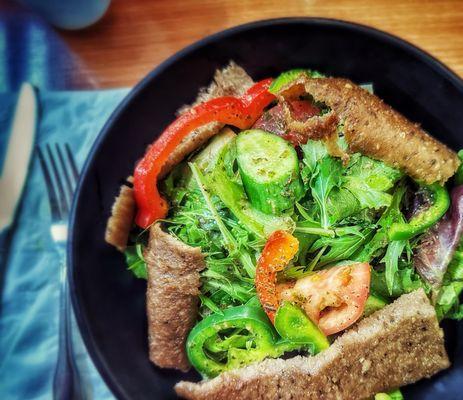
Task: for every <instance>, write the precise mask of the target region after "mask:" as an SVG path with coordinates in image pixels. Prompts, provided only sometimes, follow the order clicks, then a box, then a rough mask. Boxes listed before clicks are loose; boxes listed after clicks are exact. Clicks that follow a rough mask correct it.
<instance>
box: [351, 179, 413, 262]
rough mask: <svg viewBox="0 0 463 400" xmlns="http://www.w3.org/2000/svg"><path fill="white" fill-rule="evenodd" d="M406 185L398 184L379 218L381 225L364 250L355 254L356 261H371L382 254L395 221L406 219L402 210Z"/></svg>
mask: <svg viewBox="0 0 463 400" xmlns="http://www.w3.org/2000/svg"><path fill="white" fill-rule="evenodd" d="M405 190H406V188H405V185H403V184H400V185H399V186H397V188H396V190H395V192H394V194H393V196H392V200H391V204H390V205H389V207H388V208H387V209H386V211H384V213H383V214H382V215H381V217H380V218H379V220H378V222H377V225H378V226H379V227H380V228H379V229H378V230H377V231H376V233H375V235H374V236H373V237H372V238H371V240H370V241H369V242H367V243H366V244H365V247H364V248H363V250H362V251H361V252H360V253H359V254H357V255H356V256H355V260H356V261H361V262H370V261H371V260H372V259H373V258H375V257H378V256H379V255H380V252H381V250H382V249H383V248H384V247H386V246H387V244H388V243H389V238H388V235H387V231H388V229H389V227H390V226H391V224H393V223H394V222H401V221H404V216H403V214H402V212H401V211H400V204H401V202H402V199H403V197H404V194H405Z"/></svg>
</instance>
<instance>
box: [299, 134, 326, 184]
mask: <svg viewBox="0 0 463 400" xmlns="http://www.w3.org/2000/svg"><path fill="white" fill-rule="evenodd" d="M301 149H302V152H303V154H304V157H303V159H302V162H303V163H304V165H305V166H306V168H303V170H305V175H306V178H308V179H306V181H307V182H308V181H309V180H310V178H311V176H312V175H313V174H314V173H315V170H316V168H317V165H318V163H319V162H320V161H321V160H322V159H323V158H325V157H328V156H329V154H328V150H327V148H326V146H325V144H324V143H323V142H322V141H321V140H308V141H307V143H306V144H303V145H302V146H301Z"/></svg>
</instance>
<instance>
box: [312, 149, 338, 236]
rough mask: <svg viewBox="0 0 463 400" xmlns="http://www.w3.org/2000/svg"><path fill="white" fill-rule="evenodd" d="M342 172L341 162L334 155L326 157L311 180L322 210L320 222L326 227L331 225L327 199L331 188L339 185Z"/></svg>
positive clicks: (313, 192) (315, 196)
mask: <svg viewBox="0 0 463 400" xmlns="http://www.w3.org/2000/svg"><path fill="white" fill-rule="evenodd" d="M341 173H342V169H341V162H340V161H339V160H337V159H335V158H333V157H325V158H323V159H322V160H321V161H320V162H319V163H318V164H317V167H316V169H315V175H314V176H313V178H312V180H311V181H310V187H311V190H312V196H313V198H314V200H315V202H316V204H317V206H318V208H319V212H320V224H321V226H322V228H325V229H326V228H328V227H329V226H330V221H329V215H328V204H327V199H328V196H329V194H330V192H331V190H333V188H335V187H336V186H338V185H339V183H340V180H341Z"/></svg>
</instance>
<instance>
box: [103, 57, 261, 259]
mask: <svg viewBox="0 0 463 400" xmlns="http://www.w3.org/2000/svg"><path fill="white" fill-rule="evenodd" d="M252 84H253V81H252V79H251V77H250V76H249V75H248V74H247V73H246V71H245V70H244V69H243V68H241V67H240V66H238V65H237V64H235V63H234V62H230V64H229V65H228V66H227V67H225V68H224V69H222V70H217V71H216V73H215V76H214V80H213V81H212V83H211V84H210V85H209V87H207V88H205V89H203V90H201V91H200V92H199V94H198V97H197V98H196V100H195V102H194V103H193V104H192V105H191V106H185V107H182V109H181V110H180V111H179V113H180V114H181V113H183V112H185V111H187V110H189V109H190V108H191V107H192V106H195V105H197V104H199V103H201V102H204V101H207V100H210V99H213V98H216V97H222V96H239V95H241V94H243V93H244V92H245V91H246V90H247V89H248V88H249V87H250V86H252ZM222 127H223V125H222V124H219V123H217V122H212V123H210V124H207V125H205V126H203V127H201V128H199V129H197V130H195V131H193V132H191V133H190V134H189V135H188V136H187V137H186V138H185V139H184V140H183V141H182V142H181V143H180V145H178V146H177V148H176V149H175V151H173V152H172V153H171V155H170V156H169V159H168V160H167V162H166V164H165V166H164V168H163V170H162V172H161V174H160V178H162V177H164V176H166V175H167V174H168V173H169V172H170V171H171V170H172V168H173V167H174V166H175V165H177V164H178V163H179V162H181V161H182V160H183V159H184V158H185V157H186V156H187V155H189V154H191V153H192V152H193V151H195V150H196V149H197V148H199V147H201V146H202V145H203V144H204V143H206V141H207V140H208V139H209V138H211V137H212V136H214V135H215V134H217V133H218V132H219V131H220V129H221V128H222ZM135 211H136V204H135V200H134V198H133V191H132V189H130V188H127V187H126V186H122V187H121V191H120V194H119V196H118V197H117V198H116V200H115V202H114V204H113V207H112V211H111V214H112V215H111V217H110V218H109V220H108V223H107V226H106V236H105V240H106V242H108V243H109V244H112V245H113V246H115V247H116V248H117V249H118V250H120V251H123V250H125V247H126V245H127V239H128V237H129V233H130V230H131V229H132V223H133V219H134V218H135Z"/></svg>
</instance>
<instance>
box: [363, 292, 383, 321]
mask: <svg viewBox="0 0 463 400" xmlns="http://www.w3.org/2000/svg"><path fill="white" fill-rule="evenodd" d="M387 304H388V303H387V301H386V300H385V299H383V298H382V297H380V296H377V295H374V294H372V293H370V295H369V296H368V298H367V301H366V303H365V309H364V310H363V316H364V317H368V316H369V315H371V314H373V313H374V312H376V311H378V310H381V309H382V308H383V307H384V306H386V305H387Z"/></svg>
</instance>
